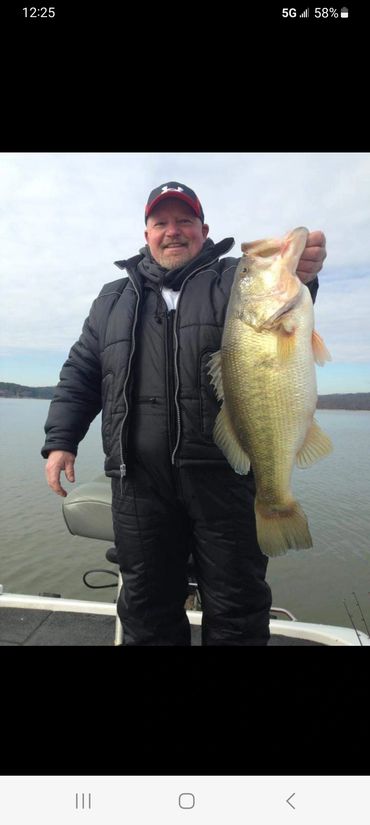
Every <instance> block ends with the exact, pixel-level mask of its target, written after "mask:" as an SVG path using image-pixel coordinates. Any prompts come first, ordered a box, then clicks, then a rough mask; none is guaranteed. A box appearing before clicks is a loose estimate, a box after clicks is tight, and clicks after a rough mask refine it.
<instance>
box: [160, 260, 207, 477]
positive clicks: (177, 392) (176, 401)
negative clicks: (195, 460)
mask: <svg viewBox="0 0 370 825" xmlns="http://www.w3.org/2000/svg"><path fill="white" fill-rule="evenodd" d="M216 261H218V257H217V258H214V259H213V261H209V262H208V263H207V264H203V266H200V267H199V269H195V270H194V272H190V274H189V275H188V277H187V278H185V281H184V282H183V283H182V285H181V289H180V292H179V297H178V301H177V305H176V310H175V319H174V325H173V334H174V337H175V355H174V366H175V377H176V385H175V396H174V398H175V410H176V418H177V441H176V444H175V449H174V451H173V453H172V456H171V463H172V464H175V456H176V453H177V450H178V447H179V444H180V436H181V418H180V405H179V402H178V394H179V389H180V376H179V370H178V366H177V357H178V351H179V339H178V336H177V319H178V313H179V306H180V300H181V293H182V291H183V289H184V286H185V284H186V283H187V281H188V280H189V278H192V277H193V276H194V275H197V274H198V272H201V270H202V269H205V268H206V269H209V267H210V266H212V264H214V263H216Z"/></svg>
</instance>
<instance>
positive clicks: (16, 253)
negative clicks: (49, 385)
mask: <svg viewBox="0 0 370 825" xmlns="http://www.w3.org/2000/svg"><path fill="white" fill-rule="evenodd" d="M167 180H179V181H180V182H185V183H187V184H188V185H190V186H192V187H193V188H194V189H195V191H196V192H197V194H198V195H199V198H200V200H201V202H202V205H203V208H204V211H205V215H206V220H207V222H209V223H210V236H211V238H212V239H213V240H214V241H218V240H221V238H223V237H226V236H233V237H235V247H234V249H233V254H234V255H235V256H238V255H239V252H240V245H241V243H242V242H243V241H245V240H253V239H255V238H258V237H264V236H266V235H271V234H273V235H276V234H280V233H283V232H285V231H287V230H288V229H290V228H292V227H294V226H298V225H306V226H307V227H308V228H309V229H311V230H312V229H322V230H323V231H324V232H325V234H326V237H327V249H328V257H327V260H326V262H325V266H324V269H323V272H322V275H321V276H320V281H321V287H320V290H319V295H318V299H317V304H316V308H315V313H316V316H317V324H318V330H319V332H320V334H322V335H323V337H325V338H326V339H327V345H328V346H329V348H331V349H332V350H333V357H335V359H336V360H337V359H339V360H343V361H353V362H362V361H365V360H366V359H369V358H370V343H369V334H368V328H369V324H368V318H367V307H368V306H369V297H370V296H369V291H370V268H369V263H370V233H369V231H368V227H369V225H370V185H369V184H370V155H369V154H364V153H358V154H353V153H348V154H338V153H333V154H321V153H293V154H292V153H179V154H171V153H169V154H167V153H154V154H151V153H131V154H130V153H45V154H44V153H35V154H31V153H8V154H6V153H3V154H1V155H0V204H1V207H0V209H1V213H0V217H1V228H0V243H1V287H0V290H1V295H0V298H1V300H0V304H1V307H0V327H1V340H0V343H1V346H2V347H3V349H6V351H7V352H9V351H11V350H12V349H14V351H16V350H17V348H27V347H32V348H33V349H34V350H35V351H40V353H42V352H43V351H44V352H46V351H48V352H57V351H68V350H69V348H70V346H71V345H72V343H73V342H74V341H75V340H76V338H77V337H78V336H79V334H80V331H81V328H82V324H83V321H84V319H85V317H86V315H87V314H88V311H89V308H90V305H91V303H92V301H93V300H94V298H95V297H96V295H97V294H98V292H99V291H100V289H101V287H102V285H103V284H104V283H105V282H107V281H111V280H114V279H115V278H119V277H121V273H120V271H119V270H118V269H117V268H116V267H114V265H113V262H114V260H117V259H119V258H123V257H129V256H130V255H133V254H136V252H137V251H138V250H139V248H140V247H141V246H142V245H143V243H144V237H143V231H144V205H145V202H146V199H147V196H148V194H149V192H150V190H151V189H152V188H153V187H155V186H157V185H159V184H160V183H164V182H166V181H167Z"/></svg>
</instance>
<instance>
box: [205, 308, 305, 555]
mask: <svg viewBox="0 0 370 825" xmlns="http://www.w3.org/2000/svg"><path fill="white" fill-rule="evenodd" d="M221 363H222V379H223V387H224V403H225V404H226V407H227V411H228V416H229V419H230V421H231V422H232V425H233V428H234V433H235V436H236V438H237V439H238V441H239V443H240V445H241V447H242V449H243V451H244V452H245V453H246V454H247V455H248V456H249V459H250V462H251V465H252V468H253V472H254V476H255V481H256V502H255V509H256V520H257V535H258V540H259V543H260V547H261V550H262V551H263V552H265V553H266V554H267V555H278V554H279V553H283V552H286V550H287V549H288V548H289V547H297V546H300V547H310V546H312V540H311V536H310V534H309V530H308V526H307V520H306V518H305V515H304V513H303V511H302V510H301V508H300V506H299V505H298V503H297V502H295V501H294V498H293V496H292V492H291V486H290V485H291V475H292V469H293V465H294V462H295V460H296V455H297V452H298V451H299V450H300V449H301V447H302V445H303V443H304V441H305V438H306V434H307V432H308V430H309V428H310V426H311V425H312V419H313V413H314V410H315V407H316V401H317V390H316V376H315V369H314V362H313V356H312V347H311V346H310V340H309V338H308V337H307V335H306V337H305V338H304V337H303V336H301V337H300V336H299V334H298V333H297V340H296V342H295V347H294V351H293V353H292V354H291V355H290V356H289V358H288V359H287V360H286V362H285V363H281V362H280V361H279V359H278V357H277V333H276V332H272V331H268V330H263V331H262V332H256V331H255V330H254V329H253V328H252V327H250V326H247V325H246V324H244V323H243V322H242V321H240V320H238V319H235V318H234V320H233V321H232V323H231V324H230V329H228V330H227V329H226V328H225V335H224V339H223V346H222V354H221ZM286 518H289V519H290V522H292V521H293V520H294V519H295V520H296V521H297V519H298V535H295V534H296V533H297V530H296V529H292V531H291V533H292V534H291V535H289V536H288V537H287V538H284V537H283V536H282V535H280V533H281V528H282V526H283V525H282V522H283V521H284V519H286ZM263 519H267V520H269V521H270V522H272V524H270V528H271V529H269V530H268V531H267V532H268V533H271V532H272V533H273V534H274V535H273V536H270V535H267V536H266V535H265V533H266V530H263V525H262V524H261V520H263Z"/></svg>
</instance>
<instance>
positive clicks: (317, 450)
mask: <svg viewBox="0 0 370 825" xmlns="http://www.w3.org/2000/svg"><path fill="white" fill-rule="evenodd" d="M332 451H333V444H332V442H331V440H330V438H329V436H328V435H326V433H324V432H323V430H322V429H321V427H319V425H318V423H317V421H315V419H313V421H312V424H311V427H310V429H309V430H308V433H307V435H306V438H305V441H304V444H303V446H302V447H301V449H300V450H299V452H298V453H297V455H296V464H297V466H298V467H301V468H305V467H309V466H310V465H311V464H314V463H315V461H319V460H320V458H324V456H326V455H329V453H331V452H332Z"/></svg>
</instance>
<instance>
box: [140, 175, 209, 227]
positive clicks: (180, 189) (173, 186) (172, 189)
mask: <svg viewBox="0 0 370 825" xmlns="http://www.w3.org/2000/svg"><path fill="white" fill-rule="evenodd" d="M165 198H178V199H179V200H181V201H184V203H187V204H188V206H190V207H191V208H192V210H193V212H195V214H196V216H197V218H200V220H201V221H202V223H204V214H203V209H202V206H201V203H200V201H199V199H198V198H197V196H196V194H195V192H193V190H192V189H189V187H188V186H185V185H184V184H183V183H178V182H177V181H175V180H171V181H169V183H164V184H163V185H162V186H158V187H157V188H156V189H153V190H152V192H151V193H150V195H149V198H148V201H147V204H146V207H145V223H146V222H147V220H148V217H149V215H150V213H151V211H152V209H154V207H155V206H157V204H158V203H160V202H161V201H162V200H164V199H165Z"/></svg>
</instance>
